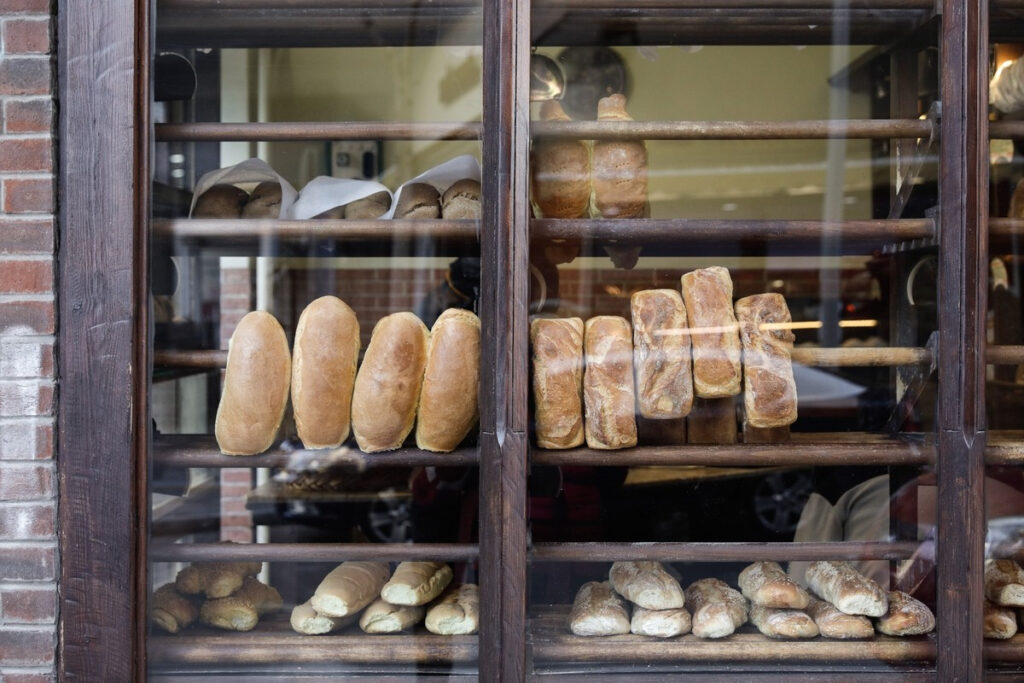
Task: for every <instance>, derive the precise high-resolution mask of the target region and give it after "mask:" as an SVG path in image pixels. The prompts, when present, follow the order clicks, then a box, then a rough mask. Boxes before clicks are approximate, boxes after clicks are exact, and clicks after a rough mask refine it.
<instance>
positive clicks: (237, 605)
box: [199, 597, 260, 631]
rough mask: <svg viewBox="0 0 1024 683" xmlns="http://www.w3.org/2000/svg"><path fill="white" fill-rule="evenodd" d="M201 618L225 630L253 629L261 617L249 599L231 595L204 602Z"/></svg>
mask: <svg viewBox="0 0 1024 683" xmlns="http://www.w3.org/2000/svg"><path fill="white" fill-rule="evenodd" d="M199 619H200V620H201V621H202V622H203V623H204V624H206V625H207V626H213V627H214V628H222V629H224V630H225V631H251V630H253V629H254V628H255V627H256V624H257V622H259V619H260V617H259V613H258V612H257V611H256V608H255V607H253V606H252V604H251V603H249V602H248V601H247V600H242V599H241V598H234V597H231V598H217V599H215V600H207V601H206V602H204V603H203V606H202V607H201V608H200V609H199Z"/></svg>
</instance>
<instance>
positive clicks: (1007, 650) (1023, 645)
mask: <svg viewBox="0 0 1024 683" xmlns="http://www.w3.org/2000/svg"><path fill="white" fill-rule="evenodd" d="M982 650H983V652H984V654H985V660H986V662H987V663H992V662H1024V634H1020V633H1019V634H1017V635H1015V636H1013V637H1012V638H1007V639H1006V640H986V641H985V644H984V646H983V648H982ZM1018 675H1019V674H1018Z"/></svg>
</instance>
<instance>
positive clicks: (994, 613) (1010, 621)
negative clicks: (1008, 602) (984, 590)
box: [984, 600, 1017, 640]
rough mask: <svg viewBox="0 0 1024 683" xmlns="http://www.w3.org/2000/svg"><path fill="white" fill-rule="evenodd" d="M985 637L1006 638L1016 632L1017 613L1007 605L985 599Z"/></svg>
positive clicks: (1011, 636)
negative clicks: (1003, 605)
mask: <svg viewBox="0 0 1024 683" xmlns="http://www.w3.org/2000/svg"><path fill="white" fill-rule="evenodd" d="M984 619H985V622H984V624H985V625H984V629H985V638H994V639H996V640H1006V639H1007V638H1013V636H1015V635H1016V634H1017V615H1016V614H1014V613H1013V610H1012V609H1010V608H1009V607H1000V606H999V605H996V604H993V603H992V602H990V601H988V600H986V601H985V617H984Z"/></svg>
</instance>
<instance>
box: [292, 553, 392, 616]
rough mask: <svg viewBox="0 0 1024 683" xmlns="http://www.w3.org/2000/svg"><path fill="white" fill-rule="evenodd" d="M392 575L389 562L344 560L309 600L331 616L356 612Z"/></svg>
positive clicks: (318, 610) (319, 610) (378, 591)
mask: <svg viewBox="0 0 1024 683" xmlns="http://www.w3.org/2000/svg"><path fill="white" fill-rule="evenodd" d="M389 575H390V571H389V570H388V564H387V562H342V563H341V564H340V565H338V566H337V567H335V568H334V569H333V570H332V571H331V573H330V574H328V575H327V576H325V577H324V580H323V581H321V582H320V585H319V586H317V588H316V592H315V593H313V597H312V598H311V599H310V601H309V604H310V605H312V607H313V609H315V610H316V611H317V612H319V613H320V614H323V615H325V616H328V617H344V616H346V615H349V614H354V613H356V612H358V611H359V610H361V609H362V608H364V607H366V606H367V605H369V604H370V603H371V602H372V601H373V600H374V599H376V598H377V596H378V595H380V589H381V587H382V586H383V585H384V584H385V583H386V582H387V580H388V576H389Z"/></svg>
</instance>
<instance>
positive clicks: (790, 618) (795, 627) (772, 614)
mask: <svg viewBox="0 0 1024 683" xmlns="http://www.w3.org/2000/svg"><path fill="white" fill-rule="evenodd" d="M750 623H752V624H753V625H754V626H756V627H757V630H758V631H760V632H761V633H763V634H764V635H766V636H768V637H769V638H814V637H816V636H817V635H818V626H817V625H816V624H815V623H814V619H812V618H811V617H809V616H808V615H807V614H805V613H803V612H801V611H800V610H796V609H777V608H775V607H765V606H764V605H754V606H753V607H751V608H750Z"/></svg>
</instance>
